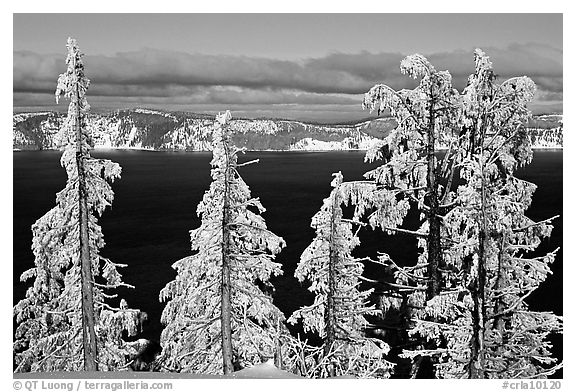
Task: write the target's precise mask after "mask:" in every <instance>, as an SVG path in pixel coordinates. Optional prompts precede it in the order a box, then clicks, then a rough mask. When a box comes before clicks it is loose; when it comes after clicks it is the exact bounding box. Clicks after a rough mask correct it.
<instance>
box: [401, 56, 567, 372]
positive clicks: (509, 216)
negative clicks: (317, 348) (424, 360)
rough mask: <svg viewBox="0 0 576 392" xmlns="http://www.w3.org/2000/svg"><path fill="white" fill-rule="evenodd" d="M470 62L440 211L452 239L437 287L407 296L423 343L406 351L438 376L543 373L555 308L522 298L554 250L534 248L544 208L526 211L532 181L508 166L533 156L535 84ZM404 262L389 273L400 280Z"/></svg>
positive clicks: (548, 362)
mask: <svg viewBox="0 0 576 392" xmlns="http://www.w3.org/2000/svg"><path fill="white" fill-rule="evenodd" d="M475 62H476V71H475V73H474V74H473V75H471V76H470V78H469V81H468V86H467V87H466V89H465V90H464V93H463V95H462V96H461V104H460V108H459V115H458V117H457V118H458V123H457V126H458V129H459V131H458V135H459V138H458V144H457V148H456V149H455V154H454V158H453V159H454V162H456V166H457V167H458V168H459V176H460V180H461V181H460V182H461V183H462V184H461V185H459V186H458V187H457V190H456V192H452V191H450V189H448V191H449V193H448V195H449V200H450V203H451V204H452V208H450V210H448V211H447V212H446V214H445V215H443V217H442V221H443V223H444V225H443V230H445V235H446V236H447V237H448V238H451V239H452V241H451V242H450V243H448V244H447V246H446V247H445V248H444V261H445V267H444V268H443V272H442V276H443V280H444V282H445V288H444V289H443V290H442V291H441V292H440V293H439V295H437V296H435V297H434V298H432V299H429V300H428V301H426V302H424V301H423V300H422V297H423V296H420V298H418V297H417V296H411V298H410V300H411V301H412V303H413V304H414V305H415V306H414V308H415V309H417V310H416V311H414V312H413V313H412V315H411V317H412V321H413V327H412V328H411V330H410V331H409V333H410V334H411V335H412V336H420V337H423V338H425V339H426V340H427V342H428V344H427V345H426V347H425V348H421V349H417V350H413V351H405V355H406V356H408V357H410V358H415V357H418V356H428V357H433V358H434V363H435V366H434V367H435V372H436V375H437V377H439V378H534V377H545V376H547V375H549V374H552V373H554V372H555V371H556V370H557V368H558V367H559V366H561V365H556V362H557V361H556V360H555V359H554V358H551V354H550V352H549V349H550V343H549V342H548V341H547V340H546V339H547V336H548V335H549V334H550V333H553V332H561V330H562V327H561V318H560V317H558V316H555V315H553V314H551V313H549V312H533V311H530V310H529V309H528V306H527V303H526V301H525V300H526V298H527V297H528V296H529V295H530V294H531V293H532V292H533V291H534V290H536V288H537V287H538V286H539V284H540V283H541V282H542V281H543V280H544V279H545V278H546V276H547V275H548V274H549V273H550V268H549V264H550V263H551V262H552V261H553V260H554V256H555V253H556V251H554V252H551V253H548V254H546V255H544V256H534V253H533V251H535V250H536V248H537V247H538V245H539V244H540V242H541V239H542V238H543V237H547V236H549V235H550V232H551V229H552V227H551V225H550V222H551V220H552V219H553V218H551V219H547V220H544V221H542V222H533V221H532V220H530V219H529V218H528V217H526V216H525V212H526V210H527V209H528V207H529V206H530V203H531V197H532V194H533V193H534V191H535V189H536V187H535V185H534V184H531V183H528V182H526V181H523V180H520V179H518V178H516V177H515V176H514V171H515V170H516V169H517V168H518V167H519V166H522V165H525V164H528V163H529V162H530V160H531V158H532V151H531V146H530V139H529V136H528V133H527V130H526V128H525V125H526V122H527V119H528V116H529V111H528V109H527V104H528V102H530V100H531V99H532V97H533V95H534V91H535V88H536V86H535V85H534V83H533V82H532V81H531V80H530V79H528V78H526V77H520V78H512V79H509V80H506V81H504V82H503V83H501V84H498V83H496V77H495V75H494V73H493V70H492V64H491V62H490V61H489V59H488V57H487V56H486V55H485V54H484V53H483V52H482V51H481V50H477V51H476V53H475ZM421 245H423V246H426V244H425V243H422V244H421ZM409 272H410V271H409V270H408V269H404V270H403V272H402V273H399V275H398V276H399V277H400V278H401V280H403V281H404V282H407V281H409V279H408V278H407V277H408V273H409ZM418 276H423V277H427V276H425V275H421V274H418ZM420 287H421V288H422V289H423V285H421V286H420Z"/></svg>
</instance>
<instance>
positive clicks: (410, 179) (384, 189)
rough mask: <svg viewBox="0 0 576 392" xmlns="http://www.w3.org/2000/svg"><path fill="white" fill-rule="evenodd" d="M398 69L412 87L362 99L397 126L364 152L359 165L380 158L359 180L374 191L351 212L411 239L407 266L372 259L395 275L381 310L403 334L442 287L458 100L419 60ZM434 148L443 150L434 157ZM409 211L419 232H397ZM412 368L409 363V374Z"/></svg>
mask: <svg viewBox="0 0 576 392" xmlns="http://www.w3.org/2000/svg"><path fill="white" fill-rule="evenodd" d="M400 70H401V72H402V73H404V74H406V75H408V76H410V77H413V78H419V83H418V85H417V86H416V87H415V88H414V89H412V90H409V89H403V90H400V91H395V90H394V89H392V88H391V87H389V86H386V85H382V84H379V85H376V86H374V87H372V88H371V89H370V90H369V91H368V92H367V93H366V94H365V97H364V101H363V107H364V108H368V109H370V111H374V110H377V111H378V113H381V112H384V111H385V110H389V111H390V115H391V116H392V117H393V118H394V119H395V121H396V122H397V126H396V128H395V129H393V130H391V131H390V133H389V134H388V136H387V137H386V138H384V139H383V140H382V141H380V142H379V143H377V144H375V145H374V147H373V148H372V149H370V150H369V151H368V152H367V154H366V160H369V161H375V160H382V161H383V164H382V165H381V166H379V167H377V168H376V169H374V170H371V171H370V172H368V173H366V174H365V177H366V178H367V179H368V180H371V181H373V183H374V185H375V187H374V190H373V192H370V193H367V194H366V195H365V197H363V198H360V199H359V200H358V204H357V205H356V208H357V209H358V210H359V211H366V212H367V213H369V215H368V217H367V219H368V222H369V224H370V226H372V227H374V228H376V227H379V228H381V229H383V230H384V231H385V232H386V233H388V234H397V233H403V234H407V235H411V236H413V237H415V238H416V239H417V240H418V247H419V249H420V253H419V257H418V260H415V262H413V263H412V264H408V265H407V266H399V265H398V264H397V263H396V262H395V261H394V260H392V258H391V257H390V256H389V255H388V254H386V253H382V254H381V255H380V256H379V258H378V260H377V262H378V263H380V264H383V265H385V266H386V267H388V268H391V270H392V271H395V279H396V282H395V283H385V284H386V285H387V289H386V290H385V295H384V296H383V297H382V299H381V308H382V311H383V312H385V313H386V312H388V310H389V309H390V308H394V309H397V310H398V311H400V313H401V315H400V317H401V320H403V321H402V322H401V324H404V327H405V328H410V325H411V319H419V318H420V317H423V318H429V316H428V315H426V314H424V313H422V312H420V311H419V310H420V309H422V308H423V307H424V306H425V304H426V301H430V300H432V299H433V298H434V297H436V296H438V295H440V294H441V293H442V292H443V291H444V290H445V289H446V288H448V287H449V286H450V281H449V280H448V279H447V278H446V270H447V267H446V264H447V261H446V252H447V249H448V248H449V247H450V246H451V243H452V241H453V240H452V239H451V238H450V237H449V236H448V235H447V230H446V228H445V223H444V221H443V216H444V215H445V214H446V213H447V212H448V211H449V210H450V209H451V208H453V207H454V203H453V200H454V192H453V191H452V190H451V189H452V183H453V180H454V175H455V172H456V163H457V161H456V159H455V157H456V152H457V150H456V147H457V140H458V128H457V118H458V117H457V116H458V113H459V96H458V92H457V90H455V89H454V88H453V87H452V77H451V75H450V73H449V72H448V71H438V70H436V69H435V68H434V66H433V65H432V64H431V63H430V62H429V61H428V60H427V59H426V58H425V57H423V56H421V55H419V54H415V55H411V56H408V57H406V58H405V59H404V60H403V61H402V62H401V64H400ZM441 147H444V148H446V152H445V154H444V156H443V157H442V158H441V159H439V157H438V156H437V153H438V149H439V148H441ZM411 208H415V209H417V210H418V211H419V212H420V226H419V227H418V228H416V229H415V230H414V229H407V228H405V227H401V226H402V225H403V224H404V223H405V218H406V215H407V214H408V211H409V210H410V209H411ZM431 321H434V320H433V319H431ZM414 339H415V343H418V342H420V343H424V342H423V341H422V340H425V339H424V338H423V337H418V336H416V335H415V336H414ZM427 344H428V345H429V344H432V343H431V342H429V343H427ZM418 364H419V361H416V363H415V366H414V368H413V369H412V372H413V374H416V372H417V370H418V367H419V365H418Z"/></svg>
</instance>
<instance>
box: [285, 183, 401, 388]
mask: <svg viewBox="0 0 576 392" xmlns="http://www.w3.org/2000/svg"><path fill="white" fill-rule="evenodd" d="M331 185H332V187H333V188H334V189H333V190H332V192H331V193H330V196H329V197H328V198H326V199H324V203H323V205H322V207H321V209H320V211H318V212H317V213H316V215H314V217H313V218H312V227H313V228H314V229H315V230H316V237H315V238H314V240H313V241H312V243H311V244H310V245H309V246H308V247H307V248H306V250H304V253H303V254H302V257H301V259H300V262H299V264H298V267H297V268H296V271H295V274H294V275H295V276H296V278H298V280H299V281H301V282H303V281H308V282H310V284H311V285H310V287H309V290H310V291H311V292H313V293H314V294H315V298H314V303H313V304H312V305H310V306H305V307H302V308H300V309H299V310H297V311H295V312H294V314H292V316H291V317H290V319H289V320H288V321H289V322H291V323H296V322H298V321H299V320H301V321H302V324H303V327H304V331H305V332H309V331H311V332H314V333H316V334H318V335H319V336H320V337H321V338H322V350H316V351H315V352H313V354H312V355H313V356H315V358H314V364H313V371H311V375H312V376H313V377H320V378H324V377H334V376H342V375H353V376H356V377H362V378H366V377H378V378H384V377H389V376H390V372H391V370H392V367H393V364H391V363H390V362H388V361H387V360H386V359H385V358H384V357H385V355H386V354H387V353H388V350H389V347H388V345H387V344H386V343H384V342H383V341H381V340H378V339H375V338H369V337H367V336H366V331H365V330H366V326H367V325H368V322H367V321H366V318H365V317H364V316H366V315H370V314H374V313H376V312H377V311H376V310H375V307H374V305H372V306H369V296H370V294H371V293H372V291H373V290H372V289H370V290H361V289H360V287H359V285H360V283H361V280H362V279H363V278H362V273H363V270H364V265H363V264H362V260H361V259H357V258H355V257H353V256H352V251H353V250H354V248H355V247H356V246H358V245H359V244H360V240H359V239H358V236H357V230H354V225H355V224H357V222H355V221H354V220H349V219H345V218H344V216H343V211H342V205H343V204H348V203H349V202H350V200H352V201H354V200H356V199H357V197H358V196H359V194H361V193H363V192H367V191H370V190H371V188H372V186H373V185H372V184H370V183H368V184H366V183H359V182H357V183H346V182H343V177H342V174H341V173H335V174H334V180H333V181H332V184H331Z"/></svg>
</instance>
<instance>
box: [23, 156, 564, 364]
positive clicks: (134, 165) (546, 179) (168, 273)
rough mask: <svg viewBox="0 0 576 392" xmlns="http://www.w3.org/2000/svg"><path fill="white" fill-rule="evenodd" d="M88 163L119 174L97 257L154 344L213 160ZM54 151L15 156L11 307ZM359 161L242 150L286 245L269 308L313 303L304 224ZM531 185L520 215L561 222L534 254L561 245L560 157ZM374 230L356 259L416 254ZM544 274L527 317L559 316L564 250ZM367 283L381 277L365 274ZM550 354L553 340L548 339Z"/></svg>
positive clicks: (51, 193)
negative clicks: (118, 279) (303, 268)
mask: <svg viewBox="0 0 576 392" xmlns="http://www.w3.org/2000/svg"><path fill="white" fill-rule="evenodd" d="M92 155H94V156H96V157H100V158H108V159H111V160H113V161H115V162H118V163H119V164H120V165H121V166H122V178H121V179H119V180H117V181H116V182H115V183H114V184H113V189H114V191H115V193H116V197H115V200H114V202H113V206H112V208H111V209H108V210H106V211H105V212H104V215H103V216H102V218H100V221H99V222H100V224H101V225H102V229H103V232H104V237H105V240H106V243H107V245H106V246H105V247H104V248H103V249H102V251H101V255H102V256H104V257H108V258H110V259H111V260H113V261H115V262H117V263H123V264H127V265H128V267H126V268H124V269H122V271H121V273H122V274H123V275H124V281H125V282H126V283H129V284H132V285H134V286H136V288H135V289H134V290H127V289H125V290H121V291H120V296H121V297H124V298H125V299H126V300H127V301H128V303H129V305H130V307H132V308H139V309H141V310H143V311H145V312H147V313H148V315H149V319H150V321H149V324H148V325H147V326H146V330H145V331H144V333H143V335H142V337H145V338H149V339H153V340H158V339H159V335H160V332H161V328H162V327H161V325H160V314H161V312H162V308H163V304H161V303H160V302H159V301H158V294H159V292H160V290H161V289H162V288H163V287H164V286H165V285H166V283H167V282H169V281H170V280H172V279H173V278H174V276H175V273H174V271H173V270H172V268H171V264H172V263H174V262H175V261H177V260H179V259H181V258H183V257H185V256H187V255H189V253H190V239H189V233H188V232H189V230H191V229H193V228H196V227H198V226H199V224H200V220H199V219H198V217H197V216H196V206H197V205H198V202H199V201H200V200H201V198H202V195H203V193H204V191H205V190H206V189H207V188H208V186H209V184H210V181H211V179H210V159H211V153H198V152H150V151H125V150H109V151H104V150H96V151H93V154H92ZM60 156H61V153H60V152H54V151H33V152H24V151H22V152H14V153H13V164H14V165H13V170H14V172H13V181H14V184H13V185H14V204H13V217H14V222H13V234H14V240H13V254H14V275H13V282H14V302H15V303H16V302H17V301H18V300H20V299H22V298H23V297H24V294H25V291H26V288H27V285H26V284H23V283H21V282H20V281H19V277H20V274H21V273H22V272H23V271H25V270H26V269H28V268H31V267H32V266H33V261H34V256H33V254H32V251H31V249H30V246H31V243H32V233H31V229H30V227H31V225H32V224H33V223H34V222H35V221H36V220H37V219H38V218H40V217H41V216H42V215H43V214H45V213H46V212H47V211H48V210H49V209H50V208H52V207H53V206H54V204H55V195H56V193H57V192H58V191H60V190H61V189H62V188H63V187H64V184H65V181H66V177H65V171H64V169H63V168H62V167H60V162H59V159H60ZM363 157H364V153H363V152H358V151H353V152H324V153H315V152H250V153H247V154H246V155H245V156H244V157H241V159H240V161H247V160H251V159H256V158H259V159H260V163H258V164H254V165H249V166H246V167H243V168H241V169H240V171H241V174H242V176H243V178H244V180H245V181H246V183H247V184H248V185H249V186H250V189H251V190H252V195H253V196H254V197H259V198H260V200H261V201H262V204H263V205H264V207H266V208H267V211H266V212H265V213H264V215H263V216H264V217H265V219H266V222H267V224H268V227H269V228H270V230H272V231H273V232H274V233H276V234H278V235H280V236H282V237H283V238H284V239H285V241H286V243H287V247H286V248H285V249H284V250H283V251H282V252H281V253H280V255H279V256H278V257H277V259H276V260H277V261H278V262H280V263H282V265H283V270H284V275H283V276H282V277H279V278H277V279H275V280H274V281H273V283H274V285H275V288H276V293H275V296H274V302H275V304H276V305H277V306H278V307H279V308H280V309H281V310H282V311H283V312H284V313H285V314H286V316H289V315H290V314H291V313H292V312H293V311H294V310H296V309H297V308H299V307H300V306H301V305H308V304H310V303H311V302H312V296H311V295H310V293H309V292H308V291H307V289H306V287H307V286H302V285H300V283H298V281H297V280H296V279H295V278H294V277H293V273H294V269H295V268H296V264H297V263H298V261H299V258H300V255H301V253H302V251H303V250H304V249H305V248H306V247H307V246H308V244H309V243H310V241H311V240H312V238H313V236H314V231H313V230H312V229H311V228H310V219H311V217H312V216H313V215H314V214H315V213H316V212H317V211H318V209H319V208H320V206H321V204H322V200H323V198H325V197H327V196H328V194H329V192H330V189H331V187H330V182H331V180H332V176H331V173H334V172H337V171H342V173H343V174H344V180H358V179H361V178H362V174H363V173H365V172H366V171H368V170H369V169H371V168H373V167H375V166H376V165H374V164H365V163H364V162H363ZM518 175H519V176H520V177H521V178H524V179H526V180H528V181H531V182H534V183H536V184H537V185H538V190H537V191H536V194H535V196H534V198H533V203H532V207H531V208H530V210H529V213H528V215H529V216H530V217H531V218H532V219H535V220H540V219H545V218H548V217H551V216H553V215H560V218H559V219H557V220H556V221H555V223H554V226H555V228H554V230H553V234H552V237H551V238H550V239H546V240H544V243H543V244H542V245H541V252H544V251H549V250H553V249H555V248H556V247H561V246H562V151H559V150H555V151H536V152H535V153H534V160H533V162H532V164H531V165H529V166H528V167H527V168H524V169H522V170H520V171H519V172H518ZM385 237H386V236H385V235H383V234H381V233H379V232H365V233H363V234H362V235H361V240H362V245H361V246H362V249H361V250H360V251H359V253H362V254H363V255H364V254H365V255H370V254H372V255H374V254H375V252H376V251H377V250H379V251H386V252H388V253H390V254H391V256H392V257H393V258H395V259H396V260H397V261H399V262H402V260H403V259H404V260H405V259H410V258H411V257H413V256H414V255H415V251H414V250H410V251H408V250H409V249H411V248H413V247H411V246H410V241H411V239H409V238H402V237H399V238H398V239H397V240H399V241H397V242H395V243H394V245H393V246H392V245H388V246H386V245H382V244H386V243H387V244H391V242H390V241H385V240H386V238H385ZM553 270H554V275H552V276H551V277H550V278H549V279H548V280H547V281H546V282H544V284H543V285H542V286H541V288H540V289H539V290H538V291H537V292H536V293H535V294H534V295H533V296H532V299H531V305H532V306H533V309H535V310H549V311H553V312H555V313H556V314H562V250H560V252H559V253H558V258H557V260H556V262H555V263H554V265H553ZM366 273H367V275H369V276H371V277H377V276H379V274H381V273H382V271H381V270H379V269H378V267H377V266H368V267H367V271H366ZM553 342H554V345H555V350H554V351H555V352H556V355H557V356H560V357H561V355H562V353H561V342H562V341H561V337H557V338H554V339H553Z"/></svg>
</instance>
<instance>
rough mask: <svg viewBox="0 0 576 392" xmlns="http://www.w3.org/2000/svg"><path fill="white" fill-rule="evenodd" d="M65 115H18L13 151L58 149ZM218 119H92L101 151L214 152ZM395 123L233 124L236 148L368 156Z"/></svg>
mask: <svg viewBox="0 0 576 392" xmlns="http://www.w3.org/2000/svg"><path fill="white" fill-rule="evenodd" d="M63 120H64V114H62V113H54V112H39V113H20V114H14V115H13V120H12V122H13V128H12V129H13V148H14V149H18V150H42V149H55V148H57V145H56V144H57V143H56V134H57V133H58V129H59V128H60V126H61V125H62V122H63ZM561 121H562V118H561V116H558V115H555V116H541V117H538V118H537V119H536V120H535V122H534V124H531V125H530V126H531V127H533V129H531V132H532V135H533V140H534V147H536V148H561V147H562V122H561ZM212 123H213V118H212V117H210V116H207V115H196V114H192V113H183V112H174V113H172V112H163V111H157V110H148V109H133V110H120V111H116V112H113V113H110V114H106V115H100V114H91V115H90V116H89V118H88V121H87V124H88V127H90V128H91V131H92V132H91V134H92V135H93V143H94V146H95V148H122V149H130V148H135V149H147V150H187V151H209V150H210V141H211V132H212ZM395 125H396V124H395V123H394V121H393V120H391V119H390V118H381V119H375V120H371V121H365V122H363V123H359V124H354V125H317V124H307V123H303V122H299V121H288V120H243V119H237V120H232V121H231V127H232V129H233V130H234V136H233V139H234V143H235V144H236V145H237V146H240V147H246V148H247V149H248V150H255V151H258V150H260V151H261V150H276V151H288V150H292V151H294V150H296V151H299V150H307V151H310V150H314V151H325V150H366V149H368V148H369V147H370V146H371V145H372V143H374V142H376V141H377V139H380V138H383V137H385V136H386V135H387V134H388V132H389V131H390V129H392V128H394V127H395Z"/></svg>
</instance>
